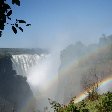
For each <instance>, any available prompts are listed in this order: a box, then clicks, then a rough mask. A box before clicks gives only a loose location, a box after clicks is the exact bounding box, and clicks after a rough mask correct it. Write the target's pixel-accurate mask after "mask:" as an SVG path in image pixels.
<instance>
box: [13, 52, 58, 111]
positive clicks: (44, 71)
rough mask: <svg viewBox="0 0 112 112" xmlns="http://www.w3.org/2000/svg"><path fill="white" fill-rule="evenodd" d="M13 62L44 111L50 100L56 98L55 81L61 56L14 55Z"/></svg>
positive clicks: (53, 54)
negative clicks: (25, 78)
mask: <svg viewBox="0 0 112 112" xmlns="http://www.w3.org/2000/svg"><path fill="white" fill-rule="evenodd" d="M12 62H13V69H14V70H16V72H17V75H22V76H25V77H27V82H28V83H29V85H30V87H31V89H32V91H33V93H34V95H35V96H36V98H37V103H38V108H39V109H41V110H42V109H43V108H44V106H46V105H48V104H49V102H48V98H51V97H52V98H54V97H55V94H56V90H57V83H56V82H55V81H54V79H55V80H57V74H58V68H59V64H60V60H59V54H58V55H57V53H52V54H40V55H38V54H20V55H12ZM53 81H54V82H53ZM53 83H55V87H54V86H53ZM52 86H53V87H52Z"/></svg>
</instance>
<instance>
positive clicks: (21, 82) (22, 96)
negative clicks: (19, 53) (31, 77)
mask: <svg viewBox="0 0 112 112" xmlns="http://www.w3.org/2000/svg"><path fill="white" fill-rule="evenodd" d="M31 97H33V93H32V91H31V89H30V87H29V85H28V83H27V82H26V78H25V77H22V76H20V75H16V71H15V70H13V68H12V61H11V56H0V98H1V99H4V100H5V101H6V102H9V104H10V105H11V106H12V110H7V112H12V111H13V108H15V109H16V110H18V111H19V109H20V108H22V106H23V105H25V103H26V102H27V101H28V99H29V98H31ZM1 102H2V100H0V103H1ZM6 102H5V103H6ZM5 103H4V105H5ZM6 108H7V107H6ZM0 109H1V107H0Z"/></svg>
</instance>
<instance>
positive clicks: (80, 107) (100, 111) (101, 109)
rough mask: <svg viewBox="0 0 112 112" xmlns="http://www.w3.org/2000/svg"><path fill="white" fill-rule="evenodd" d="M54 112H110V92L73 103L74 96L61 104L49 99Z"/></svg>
mask: <svg viewBox="0 0 112 112" xmlns="http://www.w3.org/2000/svg"><path fill="white" fill-rule="evenodd" d="M49 102H50V105H51V108H53V110H54V112H112V92H107V93H105V94H102V95H99V97H98V99H97V100H90V99H89V97H87V98H86V99H84V100H82V101H80V102H78V103H74V98H73V99H72V100H71V101H70V102H69V103H68V104H67V105H61V104H59V103H57V102H56V101H52V100H51V99H49Z"/></svg>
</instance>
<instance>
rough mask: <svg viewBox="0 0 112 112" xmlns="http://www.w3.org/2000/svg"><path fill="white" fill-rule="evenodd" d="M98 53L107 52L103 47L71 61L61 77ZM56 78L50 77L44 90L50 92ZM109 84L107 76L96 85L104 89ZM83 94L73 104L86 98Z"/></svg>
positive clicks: (27, 104) (55, 76) (110, 80)
mask: <svg viewBox="0 0 112 112" xmlns="http://www.w3.org/2000/svg"><path fill="white" fill-rule="evenodd" d="M99 51H101V52H104V51H107V50H106V47H105V46H104V47H102V48H100V49H96V50H95V51H94V52H93V53H89V54H86V55H85V56H82V57H80V58H79V59H78V60H77V61H75V60H73V61H72V63H70V64H69V65H67V66H65V67H64V68H62V69H61V75H62V76H64V75H65V74H66V73H71V72H70V71H72V70H73V69H74V68H75V67H77V65H78V63H79V62H82V61H83V60H84V59H86V58H87V57H88V56H93V57H94V56H95V55H97V53H99ZM57 76H58V74H55V75H54V77H52V78H51V77H50V80H49V84H47V86H46V90H50V88H52V87H54V86H55V84H56V81H57V80H56V79H57ZM108 76H109V75H108ZM110 82H112V76H109V77H107V78H105V79H103V80H102V81H100V82H99V83H98V85H99V88H103V87H105V86H106V85H107V84H108V83H110ZM85 93H86V91H83V92H81V94H80V95H78V96H77V97H76V99H75V100H74V103H77V102H79V101H81V100H83V99H84V98H86V97H87V94H85ZM32 102H33V98H30V99H29V100H28V101H27V102H26V104H24V105H23V107H22V108H21V111H20V112H25V111H24V110H26V109H27V108H28V106H29V105H30V104H32Z"/></svg>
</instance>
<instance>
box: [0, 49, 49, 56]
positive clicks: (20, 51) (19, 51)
mask: <svg viewBox="0 0 112 112" xmlns="http://www.w3.org/2000/svg"><path fill="white" fill-rule="evenodd" d="M42 53H44V54H48V50H46V49H40V48H0V55H4V54H5V55H6V54H9V55H18V54H38V55H40V54H42Z"/></svg>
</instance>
